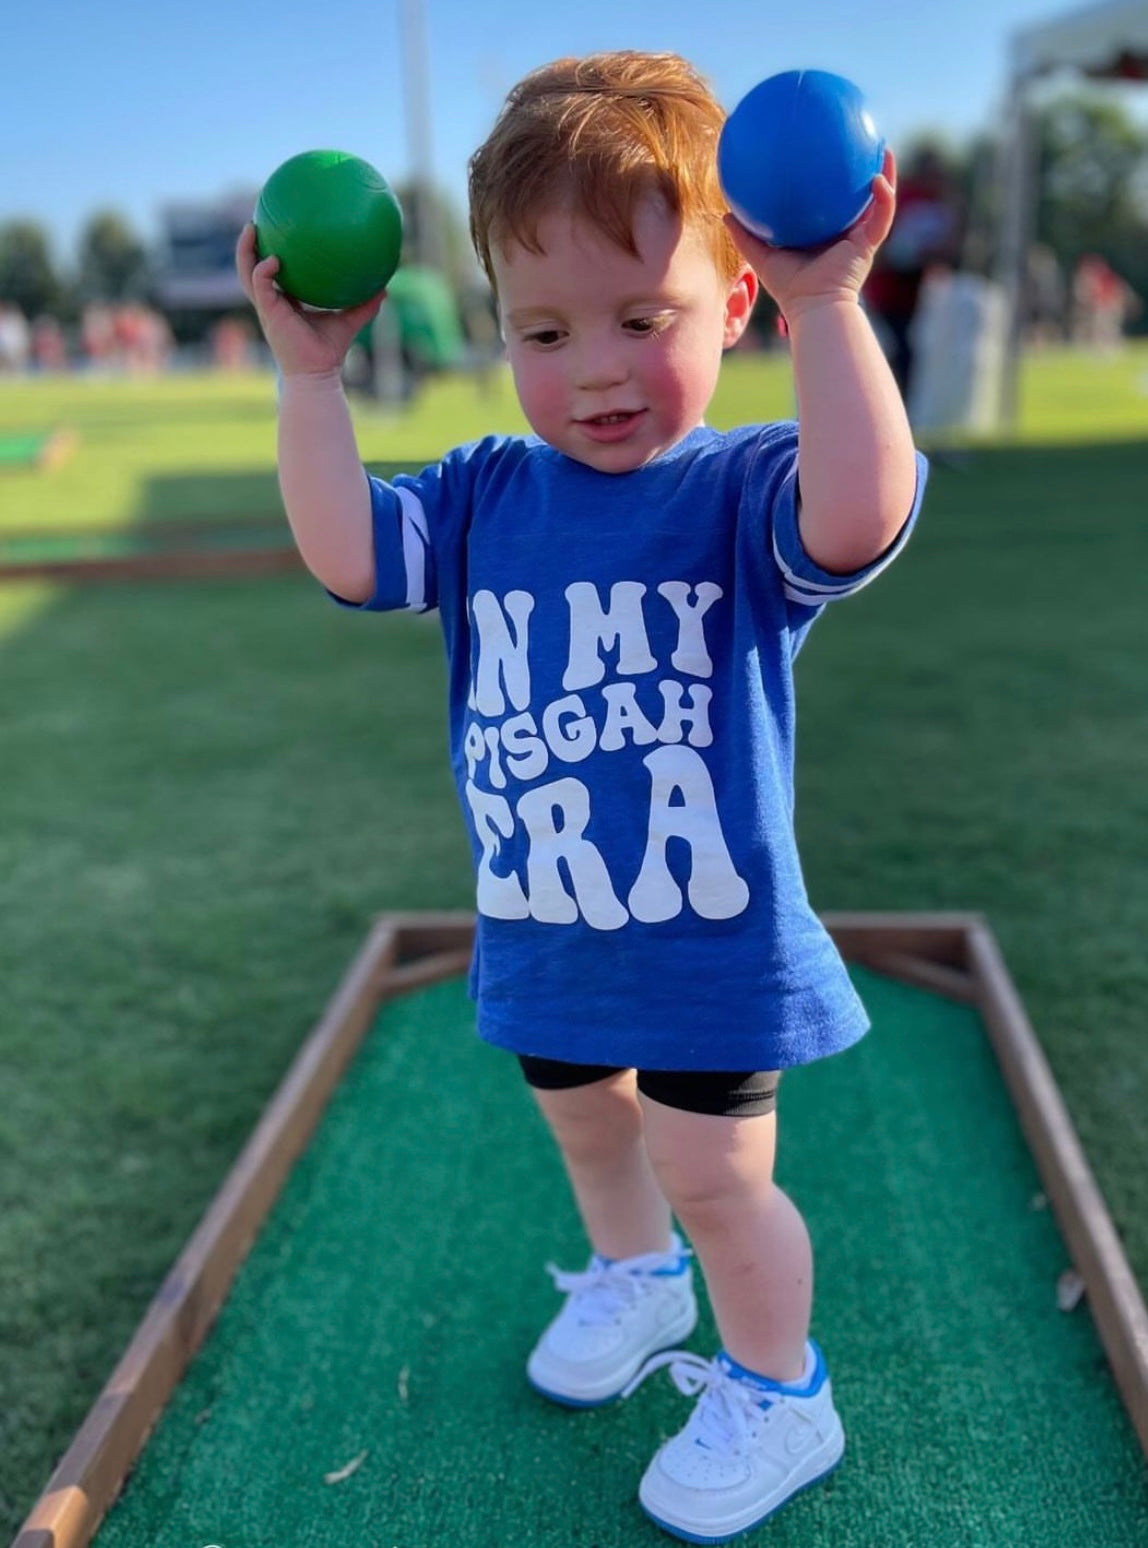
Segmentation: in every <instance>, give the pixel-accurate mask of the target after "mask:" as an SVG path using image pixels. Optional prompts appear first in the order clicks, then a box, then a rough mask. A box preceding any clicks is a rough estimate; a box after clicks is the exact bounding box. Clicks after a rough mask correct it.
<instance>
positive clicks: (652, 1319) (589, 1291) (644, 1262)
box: [526, 1235, 698, 1408]
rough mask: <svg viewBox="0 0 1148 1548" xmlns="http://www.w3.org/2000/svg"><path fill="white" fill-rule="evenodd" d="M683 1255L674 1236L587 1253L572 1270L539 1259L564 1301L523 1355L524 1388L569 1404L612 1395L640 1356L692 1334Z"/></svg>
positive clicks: (692, 1304)
mask: <svg viewBox="0 0 1148 1548" xmlns="http://www.w3.org/2000/svg"><path fill="white" fill-rule="evenodd" d="M690 1256H691V1254H690V1252H689V1251H688V1249H686V1248H685V1247H683V1245H682V1242H681V1238H680V1237H678V1236H677V1235H675V1236H674V1237H673V1247H672V1248H671V1250H670V1251H669V1252H654V1253H645V1254H643V1255H642V1256H641V1257H637V1258H617V1259H610V1258H601V1257H599V1256H598V1254H597V1253H595V1254H594V1256H593V1257H592V1258H591V1259H590V1265H589V1267H588V1268H587V1269H586V1270H585V1271H584V1272H583V1273H580V1274H567V1273H564V1272H563V1271H562V1270H561V1269H558V1268H555V1266H554V1265H553V1264H552V1263H550V1264H547V1269H548V1271H549V1273H550V1274H551V1275H552V1276H553V1279H554V1284H555V1288H556V1289H558V1290H562V1291H564V1292H565V1293H566V1304H565V1305H564V1306H563V1308H562V1310H561V1311H560V1312H559V1313H558V1315H557V1317H555V1319H554V1321H553V1322H552V1323H551V1324H550V1326H549V1327H548V1328H547V1329H546V1331H545V1332H544V1333H543V1335H542V1337H541V1338H540V1339H539V1340H538V1343H537V1344H536V1345H535V1347H534V1352H533V1353H532V1354H531V1356H530V1359H529V1360H528V1361H527V1364H526V1375H527V1377H528V1379H529V1381H530V1384H531V1386H533V1387H535V1388H536V1389H537V1390H538V1391H539V1392H541V1393H542V1395H543V1396H544V1397H548V1398H552V1399H553V1400H554V1402H556V1403H564V1404H566V1405H567V1406H568V1407H571V1408H593V1407H596V1406H597V1405H598V1404H599V1403H608V1402H610V1400H611V1399H612V1398H616V1397H618V1396H620V1394H621V1392H622V1389H623V1388H624V1387H625V1386H626V1385H627V1383H628V1382H629V1381H630V1379H631V1378H632V1377H633V1376H634V1375H635V1374H636V1373H637V1371H638V1369H639V1367H640V1366H641V1365H642V1362H643V1361H644V1360H646V1359H648V1357H649V1356H650V1355H652V1354H655V1353H656V1352H657V1351H658V1350H661V1349H668V1348H669V1347H670V1346H671V1345H673V1344H678V1343H681V1341H682V1339H684V1338H688V1337H689V1335H690V1334H691V1333H692V1332H693V1330H694V1326H695V1324H696V1323H697V1320H698V1308H697V1302H696V1301H695V1299H694V1286H693V1271H692V1269H691V1267H690V1261H689V1260H690Z"/></svg>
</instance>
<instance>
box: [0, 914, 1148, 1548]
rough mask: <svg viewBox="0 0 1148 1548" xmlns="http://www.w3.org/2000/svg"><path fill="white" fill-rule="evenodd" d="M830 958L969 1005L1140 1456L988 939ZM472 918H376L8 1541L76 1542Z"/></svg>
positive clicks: (1029, 1034) (1146, 1436)
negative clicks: (311, 1148)
mask: <svg viewBox="0 0 1148 1548" xmlns="http://www.w3.org/2000/svg"><path fill="white" fill-rule="evenodd" d="M825 923H826V925H827V927H828V928H829V930H830V932H831V934H832V935H833V937H834V939H835V941H836V942H837V945H838V947H839V948H840V950H841V952H842V954H843V955H844V956H845V957H846V958H847V959H848V960H851V961H854V962H858V963H862V964H864V965H865V966H868V967H871V968H872V969H874V970H875V971H877V972H880V973H885V974H887V975H888V976H890V977H893V978H899V979H902V980H904V981H907V982H909V983H913V984H917V985H920V986H921V987H923V988H926V989H930V990H932V991H934V992H937V993H941V994H946V995H949V996H952V997H955V998H957V999H960V1000H964V1001H967V1002H969V1003H971V1004H974V1005H976V1006H977V1008H978V1009H979V1011H980V1013H981V1016H982V1018H983V1020H984V1023H985V1027H986V1030H987V1032H988V1036H989V1039H990V1041H991V1043H992V1046H993V1049H994V1051H995V1053H996V1056H997V1060H998V1062H999V1064H1000V1067H1001V1072H1002V1075H1003V1077H1004V1080H1005V1084H1006V1087H1007V1089H1008V1091H1009V1094H1010V1096H1011V1097H1012V1100H1013V1103H1014V1105H1015V1106H1016V1109H1017V1113H1018V1116H1019V1119H1020V1123H1021V1127H1022V1130H1023V1132H1024V1134H1025V1137H1026V1139H1027V1141H1028V1144H1029V1147H1030V1149H1031V1151H1032V1153H1033V1157H1034V1159H1035V1161H1036V1164H1037V1168H1038V1171H1039V1173H1040V1177H1041V1180H1042V1182H1043V1185H1044V1188H1045V1191H1046V1192H1047V1194H1048V1197H1049V1199H1050V1201H1051V1203H1052V1207H1053V1209H1054V1211H1055V1213H1056V1217H1057V1221H1058V1224H1059V1226H1060V1229H1061V1231H1062V1233H1063V1235H1064V1238H1065V1242H1066V1244H1067V1246H1068V1249H1069V1252H1070V1253H1071V1255H1072V1258H1073V1261H1074V1263H1075V1265H1076V1268H1077V1270H1078V1272H1079V1273H1080V1275H1081V1278H1082V1279H1083V1281H1084V1285H1085V1289H1086V1292H1087V1295H1088V1301H1089V1305H1090V1307H1091V1310H1092V1316H1093V1319H1094V1321H1095V1323H1096V1327H1097V1331H1098V1332H1099V1335H1100V1339H1101V1343H1102V1344H1103V1346H1104V1350H1105V1353H1106V1354H1107V1356H1108V1360H1109V1363H1110V1364H1111V1367H1112V1371H1113V1374H1114V1376H1115V1378H1116V1383H1117V1386H1118V1388H1119V1390H1120V1393H1121V1396H1122V1397H1123V1400H1124V1403H1125V1406H1126V1408H1127V1410H1128V1413H1129V1416H1130V1417H1131V1420H1132V1423H1133V1426H1134V1428H1135V1431H1136V1434H1137V1436H1138V1438H1139V1440H1140V1444H1141V1447H1142V1448H1143V1449H1144V1451H1145V1453H1146V1454H1148V1311H1146V1309H1145V1305H1144V1301H1143V1299H1142V1297H1141V1295H1140V1291H1139V1288H1138V1286H1137V1284H1136V1282H1135V1280H1134V1278H1133V1276H1132V1272H1131V1270H1130V1268H1129V1266H1128V1262H1127V1260H1126V1258H1125V1256H1124V1251H1123V1248H1122V1247H1121V1245H1120V1239H1119V1237H1118V1235H1117V1233H1116V1229H1115V1227H1114V1226H1113V1224H1112V1220H1111V1218H1110V1217H1109V1214H1108V1211H1107V1209H1106V1207H1105V1204H1104V1200H1103V1198H1102V1197H1101V1194H1100V1191H1099V1189H1098V1188H1097V1186H1096V1183H1095V1180H1094V1179H1093V1176H1092V1173H1091V1171H1090V1169H1089V1166H1088V1162H1087V1160H1086V1159H1085V1156H1084V1152H1083V1150H1082V1149H1081V1146H1080V1142H1079V1140H1078V1139H1077V1137H1076V1133H1075V1131H1074V1129H1073V1127H1072V1122H1071V1119H1070V1118H1069V1116H1068V1112H1067V1110H1066V1108H1065V1106H1064V1103H1063V1101H1062V1099H1061V1096H1060V1092H1059V1091H1058V1089H1057V1086H1056V1083H1055V1081H1054V1080H1053V1077H1052V1072H1051V1070H1050V1069H1049V1067H1048V1063H1047V1061H1046V1060H1045V1057H1044V1054H1043V1052H1042V1051H1041V1048H1040V1045H1039V1043H1038V1042H1037V1039H1036V1036H1035V1034H1034V1032H1033V1030H1032V1026H1031V1024H1030V1023H1029V1020H1028V1017H1027V1015H1026V1013H1025V1010H1024V1006H1023V1004H1022V1002H1021V999H1020V996H1019V995H1018V993H1017V991H1016V988H1015V986H1014V985H1013V983H1012V980H1011V979H1010V977H1009V975H1008V971H1007V969H1006V967H1005V964H1004V960H1003V958H1002V956H1001V953H1000V951H999V949H998V947H997V944H996V941H995V939H994V938H993V935H992V932H991V931H990V930H989V928H988V925H987V924H986V923H985V921H984V920H983V918H982V917H981V916H980V915H978V914H912V913H903V914H902V913H890V914H875V913H857V914H846V913H838V914H828V915H826V917H825ZM473 929H474V920H473V916H472V915H471V914H468V913H446V914H442V913H426V914H418V913H412V914H389V915H385V916H383V917H382V918H380V919H379V920H378V921H377V922H376V923H375V925H374V927H373V928H372V930H371V931H370V933H369V935H368V937H367V939H366V941H365V943H364V945H363V946H362V947H361V949H360V950H359V952H358V954H357V955H356V957H355V958H354V960H353V961H352V963H351V965H350V966H349V968H348V969H347V972H346V974H345V975H344V977H343V980H342V982H341V983H340V985H339V987H338V988H337V990H336V991H335V994H334V996H333V997H332V999H331V1001H330V1003H329V1004H328V1006H327V1008H326V1010H325V1011H324V1013H323V1015H322V1017H321V1018H320V1020H319V1021H318V1023H317V1024H316V1026H315V1028H314V1030H313V1031H312V1032H311V1034H310V1036H309V1037H308V1038H307V1040H306V1041H305V1043H304V1044H303V1046H302V1048H301V1049H300V1051H299V1053H298V1055H297V1056H296V1058H295V1060H294V1062H293V1064H292V1065H291V1068H290V1069H289V1071H288V1072H287V1075H286V1076H285V1077H284V1079H283V1081H282V1083H281V1085H280V1086H279V1089H278V1090H277V1092H276V1093H275V1095H274V1096H273V1097H272V1099H271V1101H270V1103H269V1104H268V1106H267V1108H266V1110H265V1112H264V1114H263V1116H262V1118H261V1119H260V1121H259V1123H258V1124H257V1126H256V1128H255V1130H254V1131H253V1133H252V1135H251V1138H250V1140H249V1141H248V1143H247V1145H246V1146H245V1147H244V1149H243V1151H242V1153H241V1155H240V1156H239V1159H238V1160H237V1161H236V1163H235V1165H234V1167H233V1168H232V1170H231V1172H230V1173H229V1174H228V1176H227V1178H226V1179H225V1181H224V1183H223V1185H222V1187H221V1188H220V1190H219V1192H218V1193H217V1194H216V1196H215V1199H214V1200H213V1202H212V1203H211V1205H210V1206H209V1208H208V1210H207V1212H206V1214H205V1215H204V1217H203V1219H202V1221H201V1222H200V1224H199V1226H198V1228H197V1229H196V1231H195V1232H194V1233H193V1235H192V1236H191V1238H190V1239H189V1241H188V1243H187V1245H186V1247H185V1248H184V1250H183V1252H182V1253H181V1254H180V1256H179V1258H178V1259H177V1261H176V1263H175V1265H174V1267H173V1268H172V1269H171V1272H170V1273H169V1274H168V1276H167V1278H166V1279H165V1280H164V1282H163V1284H162V1286H161V1287H160V1289H159V1291H158V1292H157V1294H156V1296H155V1298H154V1299H153V1301H152V1303H151V1306H150V1307H149V1308H148V1311H147V1312H146V1314H145V1316H144V1318H143V1321H142V1322H141V1323H140V1326H139V1328H138V1330H137V1331H136V1334H135V1336H134V1337H133V1338H132V1340H131V1343H130V1344H129V1345H128V1348H127V1350H126V1352H125V1353H124V1355H123V1357H122V1359H121V1360H120V1363H119V1364H118V1365H117V1367H116V1369H115V1371H114V1372H113V1374H112V1376H111V1378H110V1380H109V1381H108V1383H107V1385H106V1386H105V1388H104V1390H103V1392H102V1393H101V1394H100V1396H99V1398H98V1399H97V1400H96V1402H95V1404H94V1406H93V1407H92V1409H91V1411H90V1412H89V1414H88V1417H87V1418H86V1419H85V1421H84V1423H83V1425H82V1426H81V1428H80V1430H79V1431H78V1432H77V1434H76V1437H75V1439H74V1440H73V1442H72V1444H71V1445H70V1446H69V1448H68V1450H67V1452H66V1453H65V1454H64V1456H63V1458H62V1459H61V1461H60V1463H59V1465H58V1467H57V1468H56V1470H55V1472H54V1473H53V1475H52V1477H51V1479H50V1480H49V1482H48V1485H47V1487H46V1489H45V1491H44V1493H43V1494H42V1495H41V1497H40V1499H39V1500H38V1501H37V1503H36V1504H35V1506H34V1507H33V1509H32V1511H31V1513H30V1515H29V1516H28V1519H27V1521H26V1522H25V1524H24V1526H23V1527H22V1528H21V1530H20V1532H19V1533H18V1534H17V1537H16V1540H15V1542H14V1543H13V1545H12V1548H85V1545H86V1544H88V1543H89V1542H90V1541H91V1539H92V1537H93V1536H94V1535H95V1532H96V1530H97V1528H98V1526H99V1524H100V1521H101V1520H102V1519H103V1516H104V1515H105V1513H106V1512H107V1510H108V1508H109V1507H110V1506H111V1504H112V1503H113V1501H114V1500H115V1499H116V1497H117V1495H118V1494H119V1492H120V1489H121V1488H122V1486H123V1482H124V1480H125V1478H126V1477H127V1475H128V1473H129V1472H130V1470H131V1468H132V1466H133V1464H134V1463H135V1460H136V1458H137V1457H138V1456H139V1454H140V1452H141V1451H142V1450H143V1447H144V1445H145V1443H146V1441H147V1438H148V1436H149V1434H150V1433H151V1430H152V1428H153V1427H154V1425H155V1423H156V1420H157V1419H158V1417H159V1415H160V1413H161V1412H162V1411H163V1408H164V1406H165V1405H166V1403H167V1401H168V1399H169V1398H170V1396H171V1394H172V1392H173V1391H174V1389H175V1387H176V1385H177V1384H178V1382H179V1380H180V1378H181V1377H182V1375H183V1372H184V1371H185V1369H186V1368H187V1366H188V1364H189V1362H190V1361H191V1359H192V1357H193V1355H194V1354H195V1352H196V1350H197V1349H198V1348H199V1347H200V1345H201V1344H202V1343H203V1341H204V1339H205V1338H206V1336H207V1333H208V1330H209V1329H210V1327H211V1325H212V1323H213V1322H214V1320H215V1318H216V1316H217V1314H218V1312H219V1309H220V1307H221V1305H222V1304H223V1301H224V1299H225V1298H226V1296H227V1293H228V1290H229V1289H230V1286H231V1284H232V1281H233V1280H234V1278H235V1275H236V1273H237V1272H238V1270H239V1267H240V1265H241V1263H242V1262H243V1260H244V1258H245V1257H246V1255H247V1253H248V1251H249V1250H250V1248H251V1245H252V1243H253V1242H254V1240H255V1237H256V1236H257V1234H258V1232H259V1229H260V1227H261V1225H262V1223H263V1221H264V1220H265V1219H266V1217H267V1215H268V1214H269V1213H270V1210H271V1208H272V1206H273V1205H274V1203H275V1200H276V1198H277V1197H278V1195H279V1192H280V1190H281V1188H282V1186H283V1184H284V1182H285V1181H286V1179H287V1177H288V1175H289V1173H290V1171H291V1167H292V1166H293V1164H294V1162H295V1160H296V1158H297V1157H298V1156H299V1155H300V1153H301V1152H302V1151H303V1149H304V1147H305V1146H306V1144H307V1142H308V1140H309V1139H310V1137H311V1134H312V1133H313V1131H314V1129H315V1127H316V1125H317V1124H318V1121H319V1119H320V1117H321V1115H322V1112H323V1109H324V1108H325V1106H326V1104H327V1101H328V1099H329V1097H330V1096H331V1094H332V1092H333V1091H334V1089H335V1087H336V1086H337V1085H338V1083H339V1080H340V1079H341V1077H342V1075H343V1073H344V1071H345V1070H346V1068H347V1066H348V1064H349V1063H350V1061H351V1059H352V1057H353V1055H354V1053H355V1051H356V1049H357V1048H358V1046H359V1044H360V1043H361V1042H362V1040H363V1037H364V1036H365V1035H366V1033H367V1031H368V1030H369V1028H370V1027H371V1025H372V1023H373V1022H374V1019H375V1015H376V1012H377V1009H378V1006H379V1004H380V1003H381V1002H382V1001H383V1000H385V999H388V998H391V997H393V996H395V995H397V994H402V993H406V992H408V991H409V990H411V989H415V988H419V987H421V986H423V985H425V984H429V983H433V982H436V981H437V980H439V979H443V978H447V977H451V976H453V975H455V974H458V973H461V972H463V971H464V970H465V968H466V966H467V964H468V963H469V960H470V947H471V941H472V937H473Z"/></svg>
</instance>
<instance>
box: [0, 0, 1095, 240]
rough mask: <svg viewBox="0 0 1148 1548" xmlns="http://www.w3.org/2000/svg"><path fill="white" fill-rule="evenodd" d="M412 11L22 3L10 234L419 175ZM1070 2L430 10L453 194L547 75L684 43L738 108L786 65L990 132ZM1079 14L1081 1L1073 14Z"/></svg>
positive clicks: (714, 2)
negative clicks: (554, 62) (1012, 81)
mask: <svg viewBox="0 0 1148 1548" xmlns="http://www.w3.org/2000/svg"><path fill="white" fill-rule="evenodd" d="M402 3H403V0H373V3H370V0H309V3H305V0H230V3H225V0H195V3H186V0H146V3H145V0H39V3H35V4H16V3H13V4H11V5H10V6H8V7H6V15H5V18H4V24H3V29H2V33H0V49H2V56H0V57H2V71H0V221H2V220H5V219H10V218H13V217H16V216H29V217H32V218H34V219H36V220H38V221H40V222H42V223H43V224H44V225H45V226H46V227H47V228H48V230H49V232H50V234H51V236H52V239H53V242H54V244H55V251H56V256H57V257H58V258H59V259H61V260H63V261H68V260H69V259H70V257H71V251H72V247H73V244H74V241H75V237H76V234H77V232H78V230H79V228H80V226H81V225H82V223H83V221H84V220H85V219H86V217H87V216H88V215H90V214H91V213H92V212H93V211H95V210H97V209H103V208H114V209H117V210H119V211H120V212H121V213H122V214H124V215H126V216H127V217H128V219H129V220H131V222H132V223H133V225H135V227H136V228H137V230H139V231H140V233H141V234H142V235H144V236H145V237H147V238H148V239H149V240H150V239H151V238H153V237H154V235H155V233H156V230H157V217H158V213H159V211H160V209H161V208H162V206H163V205H164V203H166V202H169V201H177V200H183V199H197V198H203V197H206V198H213V197H216V196H219V195H222V194H226V193H229V192H230V193H234V192H236V191H237V190H240V189H249V188H257V187H258V186H259V184H260V183H261V182H262V181H263V179H264V178H265V177H266V176H267V175H268V174H269V173H270V172H271V171H273V170H274V168H275V167H276V166H277V165H278V164H279V163H280V162H281V161H283V160H285V159H286V157H287V156H290V155H294V154H295V153H296V152H297V151H300V150H306V149H309V148H313V147H319V146H329V147H332V148H336V149H341V150H347V151H351V152H353V153H355V154H357V155H360V156H363V157H365V158H366V159H367V160H369V161H372V162H373V163H374V164H375V165H376V166H377V167H379V169H380V170H381V171H382V172H383V173H384V175H386V176H387V177H388V178H390V179H391V180H392V181H401V180H402V178H403V177H404V175H405V174H406V173H407V171H408V169H409V167H410V156H409V150H408V137H407V131H406V117H405V110H404V103H403V87H402V70H401V47H400V36H401V28H400V7H401V4H402ZM1065 8H1066V7H1065V6H1064V5H1062V4H1057V0H961V3H960V4H955V3H952V0H949V3H945V4H938V3H937V0H869V3H868V4H860V3H858V0H850V3H843V0H798V3H796V4H790V5H785V6H782V5H770V4H769V3H768V0H656V3H651V4H649V5H645V6H643V5H641V4H637V5H635V4H634V3H633V0H631V3H630V4H620V3H619V0H579V3H578V4H577V5H571V4H568V3H564V0H425V18H426V20H425V27H426V37H427V48H428V54H429V62H430V107H431V116H432V129H431V139H432V153H433V166H434V171H435V176H436V181H437V182H439V183H440V184H441V185H442V186H443V187H445V188H446V189H447V190H448V191H450V192H451V193H452V194H453V195H455V196H456V197H457V199H458V201H459V203H460V204H461V203H462V202H463V198H464V189H465V167H466V159H467V156H468V155H469V153H470V152H471V150H473V148H474V146H475V145H476V144H478V142H479V141H480V140H481V139H482V138H483V136H484V135H485V133H486V131H487V130H488V128H489V126H490V124H491V122H492V120H493V118H494V115H495V113H496V112H497V109H498V106H499V104H500V102H501V100H502V97H503V95H504V93H505V91H506V89H507V88H508V87H509V86H510V85H512V84H513V82H514V81H515V80H517V79H518V77H519V76H521V75H522V74H524V73H525V72H526V71H527V70H529V69H531V68H533V67H534V66H535V65H538V64H542V63H544V62H545V61H547V60H549V59H553V58H556V57H558V56H559V55H561V54H569V53H575V54H579V53H588V52H591V51H593V50H596V49H602V48H648V49H673V50H676V51H677V52H679V53H683V54H685V55H686V56H687V57H688V58H690V59H691V60H692V61H693V62H694V63H695V64H696V65H697V66H698V67H699V68H700V69H701V70H702V71H703V72H704V73H705V74H706V75H707V76H708V77H709V79H710V81H711V83H712V84H713V86H714V88H715V90H716V92H717V94H718V96H719V97H720V98H721V100H722V101H723V102H724V103H725V105H726V106H727V107H731V108H732V107H733V106H734V104H735V103H736V102H737V100H738V99H739V98H740V97H741V96H742V95H743V94H744V93H745V92H746V91H748V90H749V88H750V87H751V86H753V85H754V84H755V83H756V82H757V81H759V80H761V79H763V78H764V77H765V76H767V75H771V74H773V73H774V72H775V71H778V70H784V69H793V68H798V67H804V68H821V69H830V70H836V71H838V72H839V73H841V74H843V75H848V76H850V77H851V78H852V79H853V80H855V81H856V82H857V83H858V84H859V85H860V86H861V88H862V89H863V90H864V92H865V93H866V96H867V97H868V99H869V102H870V105H871V108H872V110H873V114H874V117H875V118H876V119H877V121H878V123H879V125H880V127H881V129H882V130H883V132H884V133H885V134H886V135H887V136H888V138H889V139H890V141H891V143H892V144H893V145H894V148H895V147H896V145H897V143H898V141H903V140H904V139H905V138H906V137H907V136H910V135H912V134H913V133H915V132H916V131H918V130H922V129H931V130H938V131H941V132H944V133H947V134H948V135H949V136H950V137H952V138H953V139H956V140H961V139H964V138H965V137H967V136H968V135H969V134H970V133H972V132H973V131H975V130H976V129H978V128H980V127H983V126H986V125H988V124H989V123H991V122H992V121H993V119H994V117H995V115H996V114H997V112H998V111H999V107H1000V103H1001V98H1002V95H1003V91H1004V85H1005V80H1006V60H1007V45H1008V39H1009V36H1010V35H1011V34H1012V33H1013V32H1014V31H1015V30H1016V29H1017V28H1019V27H1025V26H1029V25H1032V24H1033V23H1036V22H1040V21H1044V20H1046V19H1047V18H1048V17H1049V16H1050V15H1055V14H1057V13H1059V12H1060V11H1062V10H1064V9H1065ZM1067 8H1068V9H1074V8H1075V7H1074V6H1073V5H1072V4H1071V0H1070V4H1069V6H1068V7H1067Z"/></svg>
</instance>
